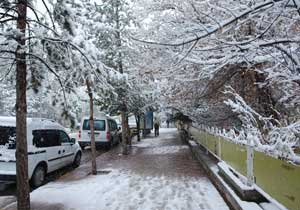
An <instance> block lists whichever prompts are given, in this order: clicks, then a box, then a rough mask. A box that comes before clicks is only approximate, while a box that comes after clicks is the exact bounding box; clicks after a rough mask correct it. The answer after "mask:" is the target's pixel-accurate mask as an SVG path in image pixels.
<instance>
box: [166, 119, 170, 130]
mask: <svg viewBox="0 0 300 210" xmlns="http://www.w3.org/2000/svg"><path fill="white" fill-rule="evenodd" d="M166 122H167V128H169V125H170V121H169V120H167V121H166Z"/></svg>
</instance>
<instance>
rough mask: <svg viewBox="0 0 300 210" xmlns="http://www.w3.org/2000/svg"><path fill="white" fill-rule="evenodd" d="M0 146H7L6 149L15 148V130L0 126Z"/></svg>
mask: <svg viewBox="0 0 300 210" xmlns="http://www.w3.org/2000/svg"><path fill="white" fill-rule="evenodd" d="M0 145H8V149H15V148H16V128H15V127H6V126H0Z"/></svg>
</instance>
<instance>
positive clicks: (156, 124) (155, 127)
mask: <svg viewBox="0 0 300 210" xmlns="http://www.w3.org/2000/svg"><path fill="white" fill-rule="evenodd" d="M154 135H155V136H159V124H158V122H155V123H154Z"/></svg>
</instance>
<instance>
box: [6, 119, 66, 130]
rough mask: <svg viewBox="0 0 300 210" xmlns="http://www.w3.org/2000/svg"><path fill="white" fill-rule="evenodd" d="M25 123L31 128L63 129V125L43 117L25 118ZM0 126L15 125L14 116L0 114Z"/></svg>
mask: <svg viewBox="0 0 300 210" xmlns="http://www.w3.org/2000/svg"><path fill="white" fill-rule="evenodd" d="M27 125H28V127H33V128H50V129H51V128H53V129H54V128H61V129H63V127H62V126H61V125H60V124H59V123H57V122H55V121H54V120H50V119H45V118H27ZM0 126H9V127H15V126H16V117H6V116H0Z"/></svg>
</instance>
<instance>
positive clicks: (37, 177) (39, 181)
mask: <svg viewBox="0 0 300 210" xmlns="http://www.w3.org/2000/svg"><path fill="white" fill-rule="evenodd" d="M45 177H46V169H45V168H44V167H43V166H41V165H39V166H37V167H36V168H35V170H34V172H33V175H32V177H31V184H32V187H34V188H37V187H40V186H41V185H43V183H44V182H45Z"/></svg>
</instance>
